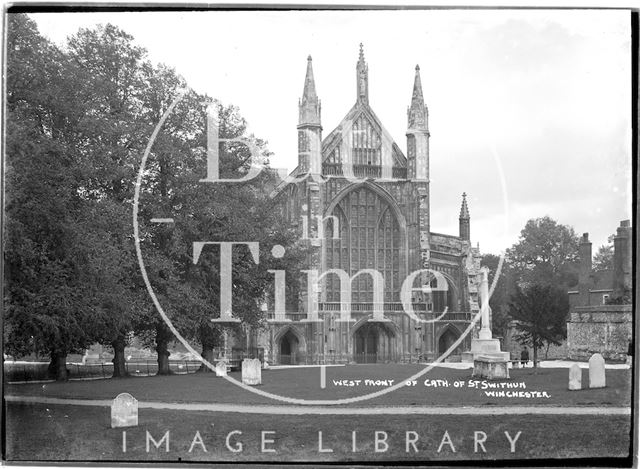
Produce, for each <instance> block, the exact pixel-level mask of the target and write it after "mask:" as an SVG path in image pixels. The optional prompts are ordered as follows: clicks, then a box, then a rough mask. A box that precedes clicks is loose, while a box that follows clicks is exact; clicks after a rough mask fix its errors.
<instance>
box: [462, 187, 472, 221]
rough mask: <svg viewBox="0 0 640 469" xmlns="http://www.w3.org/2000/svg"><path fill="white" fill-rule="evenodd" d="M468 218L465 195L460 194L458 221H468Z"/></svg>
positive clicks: (464, 193)
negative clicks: (460, 203) (460, 202)
mask: <svg viewBox="0 0 640 469" xmlns="http://www.w3.org/2000/svg"><path fill="white" fill-rule="evenodd" d="M469 218H470V217H469V207H467V193H466V192H463V193H462V206H461V207H460V219H464V220H468V219H469Z"/></svg>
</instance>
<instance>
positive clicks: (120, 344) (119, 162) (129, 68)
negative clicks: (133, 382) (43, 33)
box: [67, 24, 155, 377]
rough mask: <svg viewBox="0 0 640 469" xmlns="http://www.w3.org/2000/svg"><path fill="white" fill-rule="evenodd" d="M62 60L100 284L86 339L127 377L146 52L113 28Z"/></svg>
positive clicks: (71, 45)
mask: <svg viewBox="0 0 640 469" xmlns="http://www.w3.org/2000/svg"><path fill="white" fill-rule="evenodd" d="M67 55H68V56H69V60H70V61H71V63H72V64H73V66H74V75H75V77H76V80H77V81H78V84H79V85H78V87H77V90H76V93H77V94H78V95H79V96H80V99H81V101H82V108H83V110H84V112H83V114H82V117H81V118H80V119H79V122H78V125H77V131H76V148H77V149H78V151H79V152H80V153H81V155H82V162H83V164H84V166H85V171H84V172H85V174H86V177H85V178H84V181H83V186H82V194H83V197H84V199H85V200H86V201H87V204H88V206H89V207H90V208H89V209H88V218H87V219H86V220H85V221H86V223H85V230H86V233H87V234H86V236H87V237H88V238H89V239H91V240H92V242H93V243H94V246H93V249H92V250H91V262H92V264H93V265H94V266H95V268H96V269H97V270H98V272H97V276H96V278H98V279H99V283H100V285H101V287H102V288H100V289H99V295H98V296H97V297H96V302H97V304H96V318H95V320H94V326H95V327H94V328H93V337H94V339H95V340H96V341H97V342H99V343H102V344H105V345H110V346H111V347H112V348H113V351H114V358H113V364H114V367H113V376H114V377H121V376H124V375H125V374H126V367H125V346H126V345H127V342H128V337H130V333H131V331H132V330H133V324H134V323H135V320H136V317H137V316H138V315H140V314H141V311H142V309H143V308H144V301H143V300H148V298H147V297H146V294H145V291H144V286H143V284H142V282H141V281H140V279H139V269H138V266H137V262H136V257H135V250H134V245H133V243H132V240H131V233H132V232H133V225H132V223H131V202H132V200H133V191H134V184H135V177H136V169H137V166H138V162H139V158H140V155H141V154H142V152H143V151H144V147H145V144H146V138H147V136H148V135H149V134H150V132H151V129H152V128H153V125H154V124H155V123H153V122H149V120H148V119H145V116H144V107H145V102H144V91H145V87H146V84H145V74H144V73H143V70H145V68H149V67H150V65H149V63H148V61H146V52H145V51H144V50H143V49H142V48H140V47H137V46H135V45H134V44H133V38H132V37H131V36H130V35H128V34H126V33H125V32H124V31H122V30H120V29H118V28H116V27H115V26H112V25H109V24H107V25H99V26H98V27H96V28H95V29H81V30H80V31H78V33H77V34H75V35H73V36H71V37H70V38H69V39H68V52H67Z"/></svg>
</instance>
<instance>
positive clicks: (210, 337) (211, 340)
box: [198, 324, 219, 373]
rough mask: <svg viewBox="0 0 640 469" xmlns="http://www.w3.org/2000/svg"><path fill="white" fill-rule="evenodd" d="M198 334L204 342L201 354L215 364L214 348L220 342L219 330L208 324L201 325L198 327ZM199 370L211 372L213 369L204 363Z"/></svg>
mask: <svg viewBox="0 0 640 469" xmlns="http://www.w3.org/2000/svg"><path fill="white" fill-rule="evenodd" d="M198 336H199V337H198V339H199V340H200V343H201V344H202V354H201V355H202V358H204V359H205V360H207V361H208V362H209V363H211V365H214V363H213V360H214V358H215V357H214V356H213V349H214V348H215V347H216V345H218V343H219V331H218V330H217V329H214V328H212V327H211V326H209V325H208V324H207V325H204V326H203V325H201V326H200V327H199V328H198ZM198 371H199V372H203V373H206V372H211V371H213V370H212V369H211V368H209V367H208V366H207V365H206V364H205V363H202V364H201V365H200V368H199V369H198Z"/></svg>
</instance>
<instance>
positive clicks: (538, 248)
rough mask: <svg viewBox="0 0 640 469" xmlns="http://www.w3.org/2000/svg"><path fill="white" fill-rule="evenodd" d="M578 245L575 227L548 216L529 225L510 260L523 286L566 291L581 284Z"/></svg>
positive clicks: (530, 221)
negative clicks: (537, 286) (549, 287)
mask: <svg viewBox="0 0 640 469" xmlns="http://www.w3.org/2000/svg"><path fill="white" fill-rule="evenodd" d="M578 242H579V240H578V237H577V236H576V234H575V231H574V230H573V228H571V227H570V226H567V225H561V224H559V223H558V222H556V221H555V220H553V219H551V218H550V217H548V216H545V217H542V218H536V219H532V220H529V221H528V222H527V223H526V225H525V227H524V228H523V229H522V231H521V232H520V238H519V240H518V242H517V243H516V244H514V245H513V247H512V248H511V249H509V250H508V252H507V257H508V259H509V264H510V265H511V266H512V268H513V269H514V273H515V275H516V278H518V281H519V282H520V283H522V284H533V283H539V284H549V285H556V286H557V287H559V288H565V289H566V288H568V287H572V286H574V285H576V283H577V281H578V274H577V262H578Z"/></svg>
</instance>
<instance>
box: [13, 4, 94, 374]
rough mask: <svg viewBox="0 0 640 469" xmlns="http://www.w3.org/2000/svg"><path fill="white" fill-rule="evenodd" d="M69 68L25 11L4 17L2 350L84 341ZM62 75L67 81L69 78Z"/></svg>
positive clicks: (84, 290)
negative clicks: (4, 320) (5, 112)
mask: <svg viewBox="0 0 640 469" xmlns="http://www.w3.org/2000/svg"><path fill="white" fill-rule="evenodd" d="M71 69H72V65H71V64H70V63H69V61H68V60H67V58H66V56H65V55H64V54H63V53H62V52H61V51H60V50H59V49H58V48H57V47H55V46H54V45H53V44H51V43H50V42H49V41H47V40H46V39H44V38H43V37H42V36H40V34H39V33H38V30H37V28H36V26H35V24H34V23H33V21H31V20H30V19H29V18H28V17H27V16H26V15H9V17H8V38H7V70H8V75H7V121H6V124H7V127H6V128H7V134H6V136H7V140H6V155H7V159H6V163H7V165H6V184H7V187H6V194H7V198H6V206H5V215H6V245H5V252H4V255H5V275H6V289H5V294H6V297H5V305H6V316H5V319H6V325H7V329H6V331H7V332H6V335H5V337H6V339H7V343H6V345H7V349H8V350H9V351H11V352H13V353H14V354H25V353H30V352H33V351H35V352H36V353H38V354H45V353H46V354H48V355H49V356H50V357H51V363H50V367H49V370H50V373H51V375H52V376H53V377H55V378H56V379H61V380H63V379H66V378H67V370H66V356H67V354H68V353H69V352H73V351H79V350H81V349H82V348H84V347H86V346H87V345H88V344H89V343H90V341H91V337H90V334H88V333H87V330H86V328H85V325H86V324H88V323H90V320H89V318H90V317H91V316H92V314H93V312H94V306H95V305H94V304H93V302H92V300H91V299H92V298H93V293H94V291H93V288H92V285H91V282H86V279H87V278H89V277H91V276H92V271H91V267H90V265H89V264H88V262H87V259H88V255H87V254H88V253H87V250H86V249H85V248H86V244H84V238H83V230H82V226H81V223H80V221H81V220H82V218H83V212H84V210H85V208H86V207H85V204H84V200H83V198H82V197H81V187H80V186H81V184H80V182H79V181H82V180H83V176H84V174H83V166H82V164H81V161H80V157H79V153H78V152H77V151H76V147H75V145H74V137H75V132H74V130H75V128H76V125H77V121H78V116H79V115H81V108H80V106H79V105H78V101H77V100H76V95H75V89H76V87H75V86H74V82H73V74H72V73H70V70H71ZM67 79H68V80H69V81H67Z"/></svg>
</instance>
